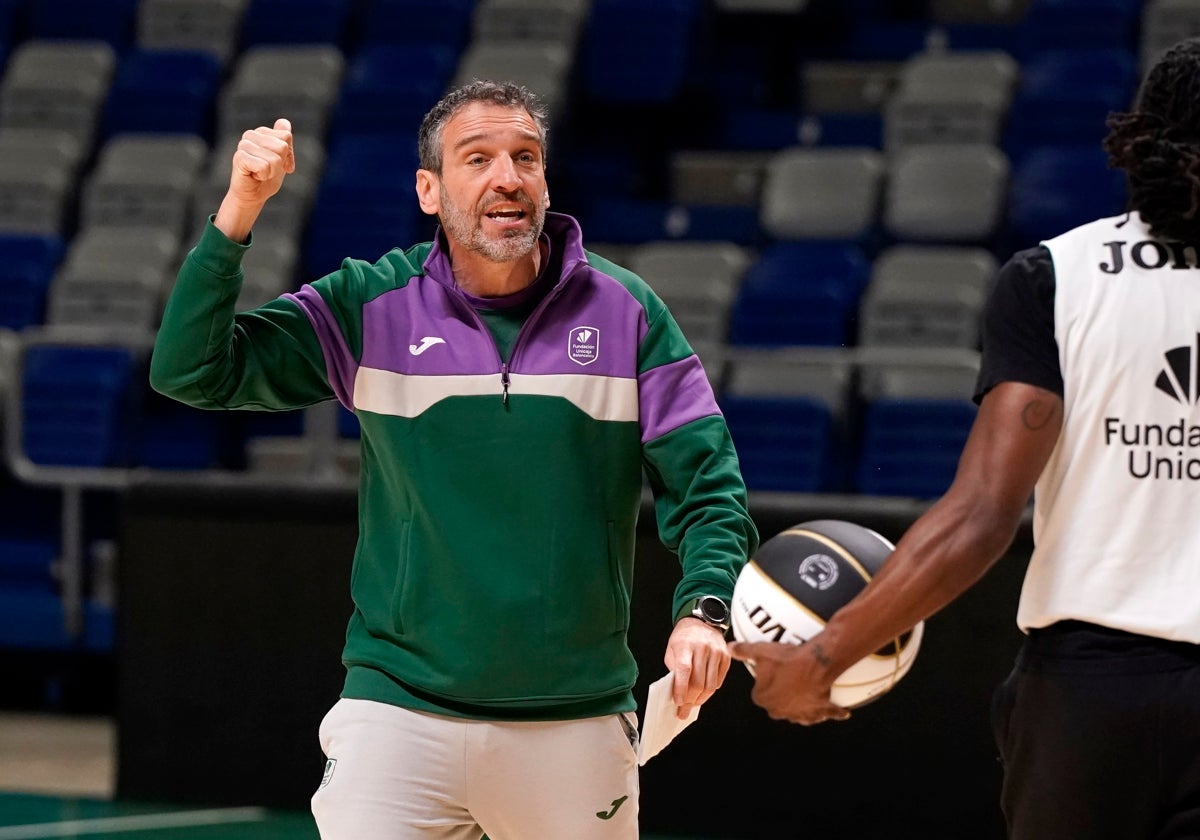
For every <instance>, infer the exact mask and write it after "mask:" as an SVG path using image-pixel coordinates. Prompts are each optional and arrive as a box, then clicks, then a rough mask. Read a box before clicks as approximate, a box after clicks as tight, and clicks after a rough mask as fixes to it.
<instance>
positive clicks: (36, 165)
mask: <svg viewBox="0 0 1200 840" xmlns="http://www.w3.org/2000/svg"><path fill="white" fill-rule="evenodd" d="M83 155H84V148H83V146H82V144H81V140H80V138H79V137H78V136H77V135H74V134H70V133H68V132H65V131H61V130H59V129H38V128H9V127H3V128H0V233H34V234H55V235H62V234H63V232H64V229H65V226H66V223H67V217H66V214H67V209H68V207H69V206H70V204H71V202H72V199H73V197H74V195H75V188H76V184H77V177H78V173H79V169H80V165H81V163H82V160H83Z"/></svg>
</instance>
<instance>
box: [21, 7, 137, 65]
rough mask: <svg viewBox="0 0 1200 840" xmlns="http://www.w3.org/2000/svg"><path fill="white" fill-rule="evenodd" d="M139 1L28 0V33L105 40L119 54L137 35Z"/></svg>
mask: <svg viewBox="0 0 1200 840" xmlns="http://www.w3.org/2000/svg"><path fill="white" fill-rule="evenodd" d="M137 4H138V0H29V3H28V7H27V9H28V10H27V15H26V16H27V21H26V36H27V37H29V38H52V39H55V40H72V41H78V40H91V41H105V42H107V43H108V44H109V45H110V46H111V47H112V48H113V49H114V50H116V51H117V52H118V53H121V52H123V51H124V50H126V49H127V48H128V47H129V46H130V45H131V44H132V43H133V42H134V37H135V29H136V19H137Z"/></svg>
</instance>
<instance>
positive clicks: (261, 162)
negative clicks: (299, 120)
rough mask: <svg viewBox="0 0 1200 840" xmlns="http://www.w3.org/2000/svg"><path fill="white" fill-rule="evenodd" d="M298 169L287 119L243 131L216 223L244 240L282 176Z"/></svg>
mask: <svg viewBox="0 0 1200 840" xmlns="http://www.w3.org/2000/svg"><path fill="white" fill-rule="evenodd" d="M295 171H296V155H295V150H294V148H293V146H292V124H291V122H289V121H288V120H286V119H283V118H280V119H277V120H275V125H274V126H272V127H270V128H268V127H267V126H259V127H258V128H255V129H252V130H250V131H247V132H245V133H244V134H242V139H241V140H240V141H238V145H237V149H236V150H235V151H234V153H233V165H232V169H231V171H230V174H229V189H228V190H227V191H226V193H225V198H224V199H222V201H221V206H220V208H219V209H218V210H217V215H216V218H215V219H214V220H213V224H214V225H216V227H217V229H218V230H220V231H221V232H222V233H224V234H225V235H226V236H228V237H229V238H230V239H232V240H233V241H235V242H245V241H246V239H247V238H248V237H249V236H250V230H251V228H252V227H253V226H254V222H255V221H256V220H257V219H258V214H259V213H261V212H262V209H263V207H264V206H266V203H267V201H268V200H269V199H270V198H271V196H273V195H275V193H277V192H279V188H280V187H281V186H283V179H284V176H285V175H288V174H290V173H292V172H295Z"/></svg>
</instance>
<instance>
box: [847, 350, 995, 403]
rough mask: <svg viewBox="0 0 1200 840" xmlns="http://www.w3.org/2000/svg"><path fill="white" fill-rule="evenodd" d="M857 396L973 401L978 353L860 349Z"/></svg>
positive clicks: (974, 351) (977, 369) (871, 398)
mask: <svg viewBox="0 0 1200 840" xmlns="http://www.w3.org/2000/svg"><path fill="white" fill-rule="evenodd" d="M857 365H858V372H859V377H858V382H857V393H858V397H859V399H861V400H862V401H863V402H871V401H873V400H877V399H904V400H910V399H933V400H943V399H949V400H952V399H970V398H971V395H972V394H973V393H974V392H975V379H976V377H977V376H978V375H979V352H978V351H976V350H970V349H962V348H960V349H954V348H947V347H932V348H931V347H910V348H898V347H859V348H858V356H857Z"/></svg>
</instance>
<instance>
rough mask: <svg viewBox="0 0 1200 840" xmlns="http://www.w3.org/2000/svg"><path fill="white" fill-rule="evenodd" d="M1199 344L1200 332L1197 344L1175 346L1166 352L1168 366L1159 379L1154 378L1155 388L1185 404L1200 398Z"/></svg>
mask: <svg viewBox="0 0 1200 840" xmlns="http://www.w3.org/2000/svg"><path fill="white" fill-rule="evenodd" d="M1197 346H1200V334H1197V336H1196V345H1194V346H1192V347H1188V346H1186V345H1184V346H1182V347H1175V348H1173V349H1171V350H1168V351H1167V352H1166V353H1164V354H1163V356H1165V357H1166V360H1167V366H1166V367H1165V368H1163V369H1162V370H1161V371H1159V373H1158V379H1156V380H1154V387H1155V388H1157V389H1158V390H1160V391H1162V392H1163V393H1164V394H1166V395H1167V396H1168V397H1170V398H1171V399H1173V400H1175V402H1179V403H1183V404H1184V405H1192V404H1194V403H1195V402H1196V400H1197V398H1200V394H1197V390H1200V389H1198V388H1197V381H1198V377H1197V373H1196V359H1197V349H1196V347H1197Z"/></svg>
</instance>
